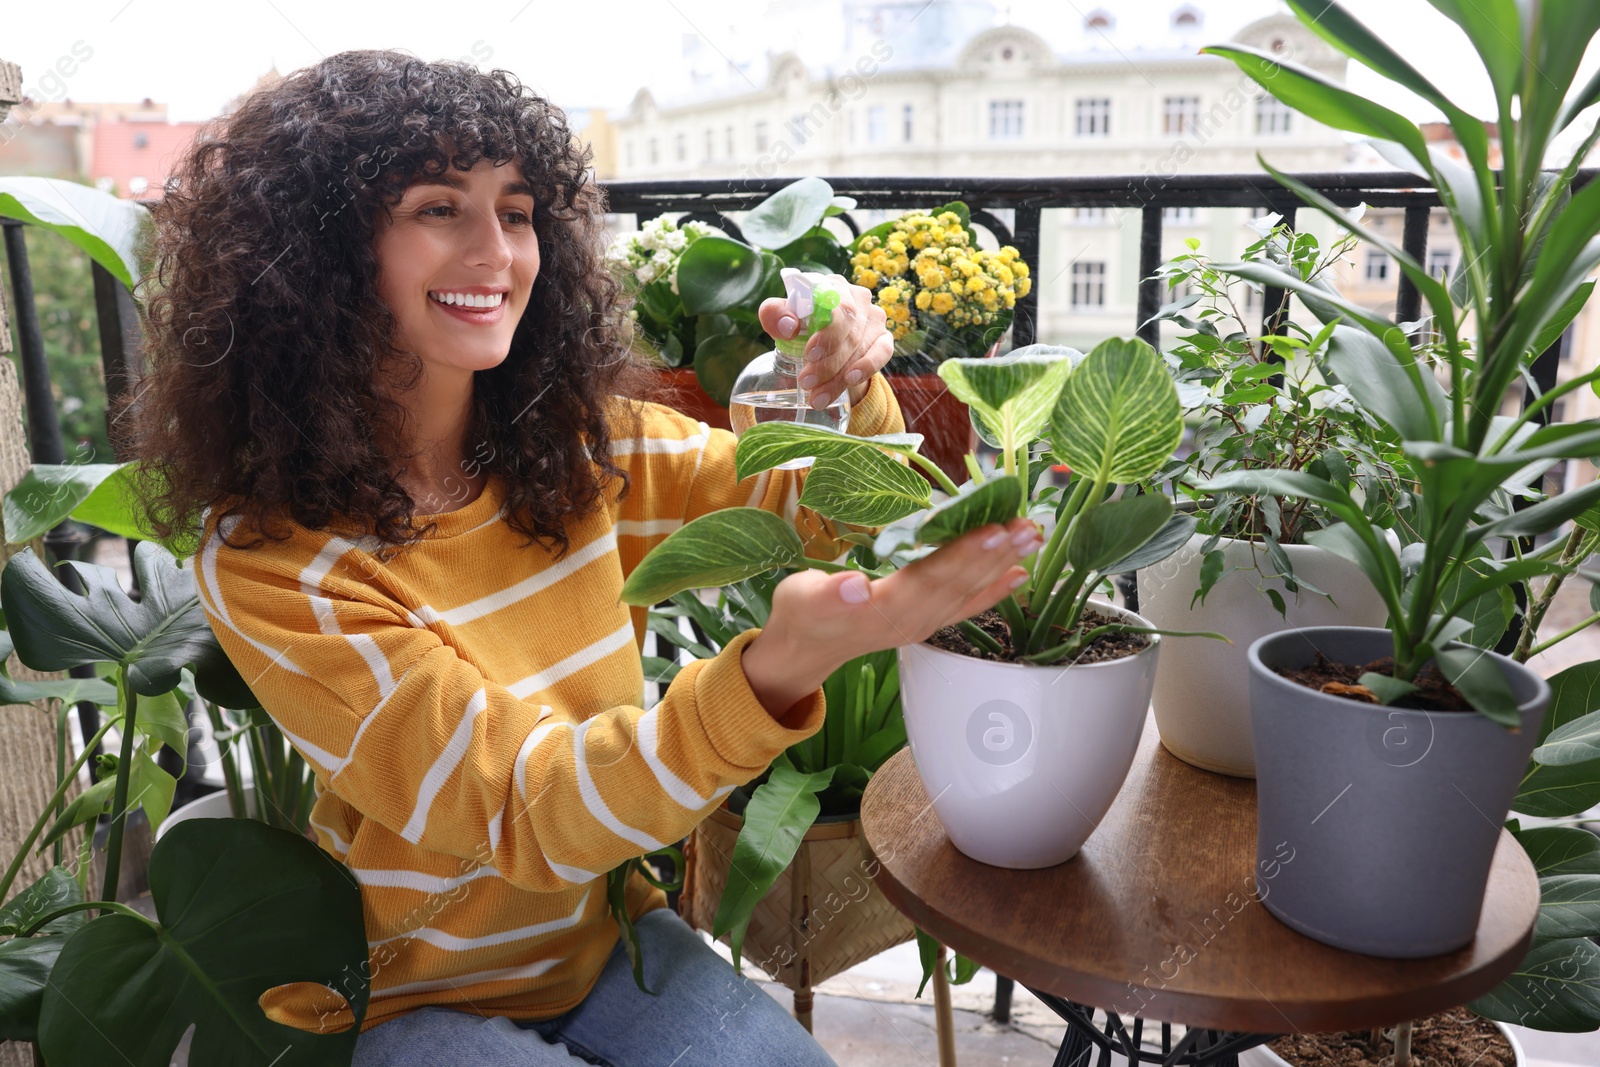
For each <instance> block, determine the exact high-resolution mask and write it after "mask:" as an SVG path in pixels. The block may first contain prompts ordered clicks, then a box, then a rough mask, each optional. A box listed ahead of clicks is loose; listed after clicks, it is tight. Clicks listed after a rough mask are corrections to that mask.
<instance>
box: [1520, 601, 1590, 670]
mask: <svg viewBox="0 0 1600 1067" xmlns="http://www.w3.org/2000/svg"><path fill="white" fill-rule="evenodd" d="M1597 622H1600V612H1596V613H1595V614H1593V615H1590V616H1589V617H1588V618H1587V619H1584V620H1583V621H1582V622H1580V623H1578V624H1577V625H1576V626H1572V627H1569V628H1568V629H1565V630H1562V631H1561V632H1560V633H1558V634H1556V635H1555V636H1554V637H1552V638H1551V639H1550V640H1548V641H1541V642H1539V643H1538V644H1537V645H1534V646H1533V647H1532V648H1530V649H1528V654H1527V655H1526V656H1523V657H1522V658H1520V659H1518V660H1517V662H1518V663H1526V662H1528V660H1530V659H1532V658H1533V657H1534V656H1537V655H1538V654H1539V653H1541V652H1544V651H1545V650H1547V649H1551V648H1554V647H1555V646H1556V645H1559V644H1560V643H1561V642H1563V641H1565V640H1566V639H1567V638H1569V637H1572V636H1573V635H1574V634H1578V633H1581V632H1583V631H1584V630H1587V629H1588V628H1589V627H1591V626H1593V625H1594V624H1595V623H1597ZM1524 632H1526V631H1524ZM1518 651H1519V652H1520V651H1521V649H1520V648H1519V649H1518Z"/></svg>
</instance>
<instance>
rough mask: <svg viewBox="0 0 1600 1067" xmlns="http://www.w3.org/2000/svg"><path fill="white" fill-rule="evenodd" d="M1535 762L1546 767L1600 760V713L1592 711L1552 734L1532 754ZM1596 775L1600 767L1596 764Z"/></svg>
mask: <svg viewBox="0 0 1600 1067" xmlns="http://www.w3.org/2000/svg"><path fill="white" fill-rule="evenodd" d="M1533 758H1534V760H1535V761H1537V762H1539V763H1542V764H1544V765H1545V766H1547V767H1565V766H1567V765H1569V764H1573V763H1587V762H1589V761H1590V760H1600V711H1591V712H1590V713H1589V714H1587V715H1585V716H1583V717H1582V718H1580V719H1574V720H1572V721H1571V722H1569V723H1566V724H1564V725H1563V726H1561V727H1559V728H1557V729H1555V730H1551V731H1550V736H1549V737H1546V738H1545V739H1544V743H1543V744H1541V745H1540V746H1539V747H1538V748H1536V749H1534V750H1533ZM1594 772H1595V775H1596V776H1597V777H1600V764H1596V766H1595V768H1594Z"/></svg>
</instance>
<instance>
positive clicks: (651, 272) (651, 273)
mask: <svg viewBox="0 0 1600 1067" xmlns="http://www.w3.org/2000/svg"><path fill="white" fill-rule="evenodd" d="M658 273H659V271H657V270H656V265H655V264H654V263H646V264H644V265H643V266H641V267H640V268H639V269H638V270H636V271H634V277H636V278H638V279H639V284H640V285H649V284H650V283H651V282H653V281H655V280H656V275H657V274H658Z"/></svg>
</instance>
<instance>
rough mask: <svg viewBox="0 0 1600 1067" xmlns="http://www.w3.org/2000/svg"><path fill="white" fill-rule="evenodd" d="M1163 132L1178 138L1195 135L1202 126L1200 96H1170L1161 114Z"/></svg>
mask: <svg viewBox="0 0 1600 1067" xmlns="http://www.w3.org/2000/svg"><path fill="white" fill-rule="evenodd" d="M1161 115H1162V117H1161V132H1162V133H1168V134H1174V135H1176V136H1178V137H1182V136H1185V135H1187V134H1191V133H1194V132H1195V130H1196V127H1198V126H1199V125H1200V98H1199V97H1198V96H1169V97H1167V99H1166V104H1165V107H1164V108H1163V110H1162V113H1161Z"/></svg>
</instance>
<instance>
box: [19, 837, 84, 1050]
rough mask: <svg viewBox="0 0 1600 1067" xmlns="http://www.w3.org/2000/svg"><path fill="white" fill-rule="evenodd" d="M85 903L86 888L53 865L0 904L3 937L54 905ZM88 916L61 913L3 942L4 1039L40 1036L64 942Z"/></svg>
mask: <svg viewBox="0 0 1600 1067" xmlns="http://www.w3.org/2000/svg"><path fill="white" fill-rule="evenodd" d="M82 902H83V891H82V890H81V889H79V888H78V882H77V880H76V879H75V878H73V877H72V875H70V874H68V873H67V870H66V868H64V867H52V868H50V870H48V871H46V872H45V874H44V876H43V877H42V878H40V879H39V880H38V881H37V882H34V883H33V884H32V885H30V886H29V887H28V888H27V889H24V890H23V891H22V892H20V893H18V894H17V895H16V896H14V897H12V898H11V900H10V901H9V902H8V903H7V904H6V906H5V907H3V908H0V936H8V935H12V934H16V933H18V932H20V931H21V930H22V929H24V928H25V927H26V926H27V925H28V924H29V923H31V922H33V921H34V920H36V919H39V918H43V917H44V916H45V915H47V914H49V913H50V912H52V911H55V910H56V909H58V908H60V907H62V906H64V905H68V904H79V903H82ZM88 921H89V917H88V916H87V915H85V914H84V913H83V912H72V913H70V914H67V915H63V916H61V917H60V918H59V919H55V920H53V921H52V922H50V923H47V924H46V925H45V926H44V928H43V929H41V930H40V931H38V933H36V934H35V935H34V936H32V937H11V938H10V940H7V941H0V1041H33V1040H36V1039H37V1037H38V1030H39V1006H40V1004H41V1003H42V1002H43V1000H44V988H45V986H46V985H47V984H48V983H49V980H50V968H52V967H54V966H55V962H56V957H58V956H60V955H61V947H62V946H63V945H65V944H66V943H67V938H68V937H70V936H71V935H72V933H73V931H75V930H77V929H78V928H79V927H80V926H82V925H83V924H84V923H86V922H88Z"/></svg>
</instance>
